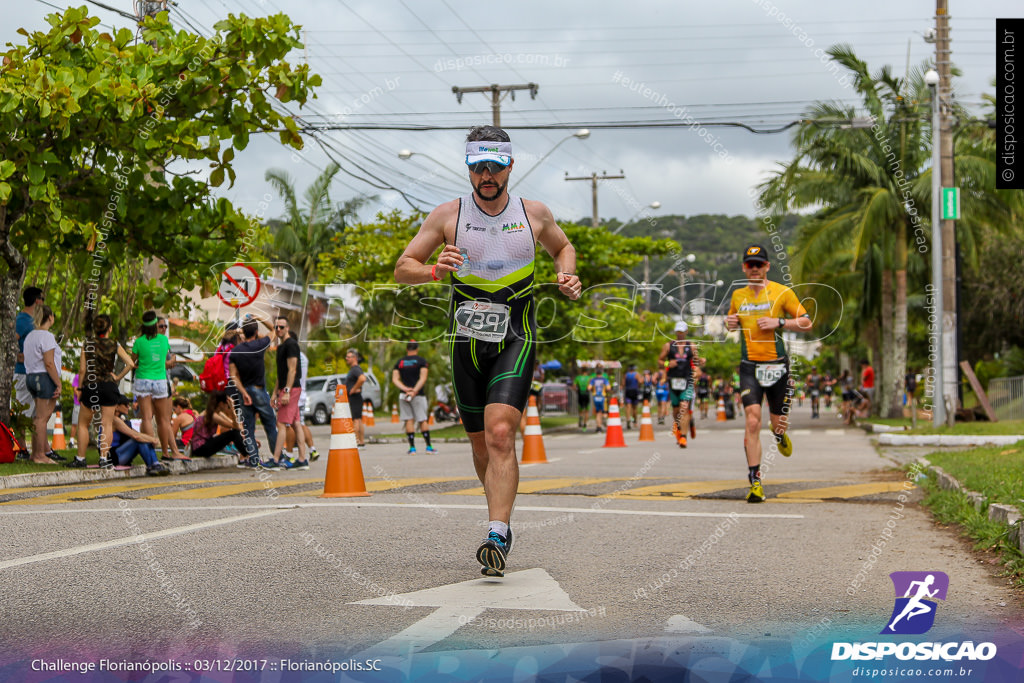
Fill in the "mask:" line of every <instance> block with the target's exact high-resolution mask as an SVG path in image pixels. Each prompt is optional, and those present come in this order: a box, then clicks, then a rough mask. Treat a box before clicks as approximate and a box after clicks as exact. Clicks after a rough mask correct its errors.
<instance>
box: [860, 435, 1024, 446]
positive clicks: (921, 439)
mask: <svg viewBox="0 0 1024 683" xmlns="http://www.w3.org/2000/svg"><path fill="white" fill-rule="evenodd" d="M1021 439H1024V435H1012V434H1011V435H996V434H993V435H984V434H923V435H917V436H912V435H909V434H889V433H882V434H879V435H878V443H879V444H881V445H883V446H1012V445H1013V444H1015V443H1017V442H1018V441H1020V440H1021Z"/></svg>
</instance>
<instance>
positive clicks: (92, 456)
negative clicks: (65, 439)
mask: <svg viewBox="0 0 1024 683" xmlns="http://www.w3.org/2000/svg"><path fill="white" fill-rule="evenodd" d="M57 452H58V453H60V454H61V455H63V456H64V457H65V458H69V459H70V458H73V457H75V453H76V452H77V451H76V450H75V449H74V448H65V449H63V450H60V451H57ZM99 459H100V456H99V453H97V452H96V450H95V449H91V450H90V452H87V453H86V456H85V460H86V462H88V463H89V464H90V465H95V464H96V463H97V462H99ZM62 469H65V468H64V466H63V465H37V464H36V463H34V462H30V461H28V460H15V461H14V462H5V463H2V464H0V477H6V476H8V475H11V474H31V473H33V472H54V471H56V470H62Z"/></svg>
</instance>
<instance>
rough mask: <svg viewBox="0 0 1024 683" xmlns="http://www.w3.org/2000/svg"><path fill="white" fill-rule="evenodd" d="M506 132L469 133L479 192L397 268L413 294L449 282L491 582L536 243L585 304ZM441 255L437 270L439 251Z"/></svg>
mask: <svg viewBox="0 0 1024 683" xmlns="http://www.w3.org/2000/svg"><path fill="white" fill-rule="evenodd" d="M514 163H515V162H514V160H513V153H512V142H511V140H510V139H509V136H508V133H506V132H505V131H503V130H501V129H500V128H496V127H494V126H478V127H476V128H473V129H472V130H471V131H470V132H469V135H468V136H467V138H466V166H467V167H468V169H469V181H470V183H471V185H472V186H473V192H472V193H470V194H468V195H466V196H464V197H462V198H460V199H454V200H452V201H450V202H446V203H444V204H442V205H441V206H439V207H437V208H436V209H434V210H433V211H431V212H430V215H429V216H427V218H426V219H425V220H424V221H423V224H422V225H421V226H420V229H419V232H418V233H417V234H416V236H415V237H413V239H412V241H411V242H410V243H409V245H408V246H407V247H406V249H405V253H403V254H402V256H401V257H399V259H398V263H396V264H395V280H396V281H398V282H399V283H402V284H408V285H417V284H421V283H426V282H431V281H433V282H438V281H441V280H443V279H444V278H445V277H446V276H447V275H449V274H451V284H452V287H451V304H450V307H449V324H448V332H447V334H446V336H445V339H446V341H447V343H448V348H449V352H450V354H451V367H452V378H453V384H454V388H455V400H456V401H457V402H458V407H459V412H460V414H461V415H462V421H463V425H464V426H465V429H466V435H467V436H468V437H469V440H470V442H471V444H472V447H473V465H474V467H475V468H476V474H477V476H478V477H479V478H480V482H481V483H482V484H483V486H484V494H485V496H486V497H487V513H488V519H489V522H488V534H487V538H486V539H484V542H483V543H482V544H480V547H479V548H478V549H477V552H476V558H477V561H479V562H480V564H481V565H483V567H482V569H481V573H482V574H484V575H485V576H504V572H505V564H506V557H507V555H508V553H509V552H511V550H512V544H513V537H512V529H511V528H510V526H509V524H510V522H511V516H512V506H513V505H514V503H515V499H516V491H517V489H518V488H519V463H518V461H517V460H516V452H515V434H516V427H517V426H518V424H519V419H520V417H521V415H522V412H523V409H524V408H525V407H526V399H527V395H528V394H529V391H530V382H531V379H532V373H533V368H534V360H535V358H536V337H537V323H536V319H535V311H534V301H533V288H534V268H535V265H534V258H535V255H536V251H537V243H538V242H539V243H540V244H541V245H542V246H543V247H544V249H545V250H546V251H547V252H548V253H549V254H550V255H551V257H552V258H553V259H554V262H555V273H556V275H555V277H556V283H557V285H558V289H559V291H560V292H561V293H562V294H564V295H565V296H567V297H569V298H570V299H577V298H579V296H580V290H581V285H580V279H579V278H578V277H577V276H576V250H575V249H574V248H573V246H572V244H570V243H569V239H568V238H567V237H566V236H565V233H564V232H563V231H562V229H561V228H560V227H559V226H558V224H557V223H555V219H554V217H553V216H552V215H551V211H550V209H548V207H546V206H545V205H544V204H542V203H540V202H536V201H530V200H526V199H522V198H520V197H514V196H511V195H509V193H508V191H507V189H506V188H507V186H508V180H509V175H510V173H511V171H512V166H513V165H514ZM441 245H444V248H443V249H442V250H441V252H440V253H439V254H438V256H437V260H436V261H435V263H434V264H433V265H427V261H428V260H429V259H430V257H431V255H432V254H433V253H434V251H435V250H436V249H437V248H438V247H439V246H441Z"/></svg>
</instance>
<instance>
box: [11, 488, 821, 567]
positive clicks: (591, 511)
mask: <svg viewBox="0 0 1024 683" xmlns="http://www.w3.org/2000/svg"><path fill="white" fill-rule="evenodd" d="M332 507H365V508H407V509H410V510H419V509H422V510H438V509H440V510H473V511H475V512H479V511H481V510H483V509H484V507H485V506H484V505H483V504H482V503H481V504H480V505H461V504H456V503H447V504H444V505H434V504H432V503H372V502H345V501H338V502H331V503H302V504H296V505H291V506H288V507H285V508H282V507H280V506H268V505H255V504H253V505H189V506H177V505H175V506H173V507H141V506H140V507H132V511H133V512H172V513H174V512H179V511H181V510H190V511H194V510H267V509H269V510H270V511H269V512H267V513H266V514H272V513H273V512H277V511H279V510H289V509H292V508H332ZM79 512H119V510H118V509H117V508H76V509H68V508H67V506H66V505H64V506H62V507H61V509H59V510H11V511H6V510H2V511H0V517H2V516H5V515H31V514H77V513H79ZM516 512H573V513H577V512H578V513H582V514H588V515H640V516H648V517H716V518H717V517H742V518H744V519H804V515H790V514H757V513H751V512H681V511H668V510H619V509H606V508H600V509H595V508H573V507H541V506H523V505H517V506H516ZM0 568H2V565H0Z"/></svg>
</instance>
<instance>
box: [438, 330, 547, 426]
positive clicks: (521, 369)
mask: <svg viewBox="0 0 1024 683" xmlns="http://www.w3.org/2000/svg"><path fill="white" fill-rule="evenodd" d="M450 349H451V358H452V375H454V382H453V385H454V387H455V400H456V401H457V402H458V405H459V413H460V415H461V416H462V423H463V425H465V428H466V432H467V433H470V434H471V433H473V432H482V431H484V408H485V407H486V406H487V405H488V404H489V403H503V404H505V405H509V406H512V407H513V408H515V409H516V410H518V411H523V410H524V409H525V408H526V400H527V398H528V397H529V395H530V385H531V383H532V381H533V364H534V360H535V358H536V355H537V352H536V347H535V345H534V343H533V340H532V339H523V338H522V336H520V335H509V336H508V338H507V339H506V340H505V341H503V342H483V341H480V340H478V339H472V338H467V337H455V339H454V341H452V342H451V345H450Z"/></svg>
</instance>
